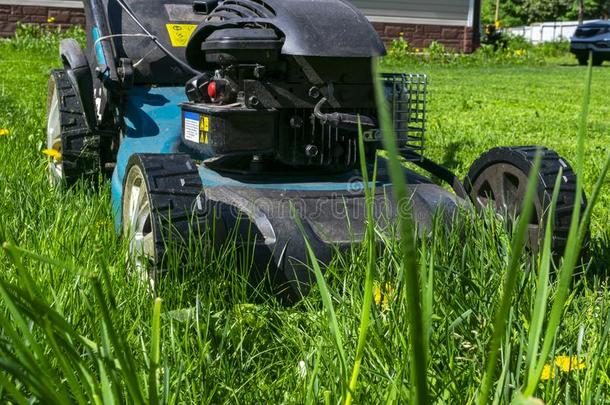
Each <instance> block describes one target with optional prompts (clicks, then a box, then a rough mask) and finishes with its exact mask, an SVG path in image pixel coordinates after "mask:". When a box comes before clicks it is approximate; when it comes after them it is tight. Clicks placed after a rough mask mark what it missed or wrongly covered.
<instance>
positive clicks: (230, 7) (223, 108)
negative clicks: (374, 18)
mask: <svg viewBox="0 0 610 405" xmlns="http://www.w3.org/2000/svg"><path fill="white" fill-rule="evenodd" d="M84 4H85V10H86V14H87V34H88V44H87V49H86V51H83V50H81V48H80V46H79V45H78V44H77V43H76V42H75V41H73V40H67V41H64V42H62V45H61V49H60V54H61V56H62V60H63V61H64V69H62V70H58V71H55V72H53V74H52V78H51V81H50V85H49V91H50V93H49V100H50V101H49V121H48V131H47V132H48V145H49V148H54V149H56V150H57V153H56V154H55V156H56V157H55V158H53V159H51V161H50V162H49V167H50V173H51V177H52V179H53V180H54V182H56V183H57V182H65V183H68V185H70V184H72V183H74V182H75V181H77V180H79V179H82V178H84V179H86V180H91V179H92V178H94V177H95V176H99V175H103V174H105V173H111V177H112V204H113V208H114V212H115V220H116V227H117V230H118V231H119V232H121V233H122V234H123V235H124V236H125V237H126V238H128V240H129V241H130V247H131V249H130V252H131V255H132V257H133V258H134V260H135V263H136V268H138V269H140V270H142V271H146V272H148V274H149V275H150V276H151V279H155V278H156V277H157V276H158V275H159V274H160V273H163V272H164V271H165V270H169V267H171V266H169V265H168V263H167V260H166V258H167V256H168V254H167V253H168V250H167V248H168V246H169V242H175V241H182V242H183V243H186V242H187V241H191V242H192V240H193V239H195V240H198V241H204V240H209V239H210V238H209V236H210V235H209V234H210V233H213V234H214V235H212V239H214V240H215V241H216V242H218V240H220V242H222V241H223V240H225V239H231V240H233V242H234V243H236V244H237V245H238V246H239V247H240V248H243V250H244V251H247V252H249V254H250V257H251V260H250V263H251V265H252V267H254V268H256V269H258V270H259V271H258V273H257V274H258V276H259V277H258V278H259V279H268V280H269V281H271V285H272V286H273V289H274V290H276V292H279V294H280V295H282V296H287V297H288V298H289V299H291V300H292V299H298V298H299V297H301V296H303V295H304V294H306V293H307V291H308V289H309V286H310V285H311V284H312V282H313V281H314V278H313V274H312V272H311V271H310V266H309V264H310V263H309V257H308V255H307V252H306V249H305V243H304V240H305V239H304V238H307V240H308V241H309V242H310V243H311V245H312V247H313V249H314V251H315V254H316V256H317V258H318V260H320V261H322V262H325V263H328V262H329V261H330V260H331V259H332V257H333V254H334V253H335V252H336V251H340V250H342V249H346V248H349V247H350V246H352V245H353V244H355V243H359V242H360V241H361V240H362V238H363V235H364V228H365V220H366V209H365V205H366V201H365V197H364V188H365V184H363V182H362V173H360V168H361V163H364V167H366V168H367V170H369V171H370V173H369V178H372V171H373V167H374V166H377V169H378V170H377V176H376V177H375V178H374V180H372V181H373V182H374V183H371V184H369V186H374V189H375V192H376V194H375V198H374V200H375V204H374V216H375V220H376V224H377V226H378V228H379V229H380V230H381V231H384V232H388V233H393V234H394V235H395V236H396V233H395V232H396V230H395V226H394V224H395V222H396V218H397V217H398V216H399V215H405V214H406V213H399V212H397V210H396V203H395V199H394V198H393V188H392V184H391V181H390V179H389V176H388V174H387V173H386V168H385V159H383V158H381V157H379V154H378V153H377V152H378V151H379V150H381V149H382V141H381V139H382V136H381V131H380V125H379V122H378V116H377V105H376V101H375V97H374V94H375V91H374V89H375V80H378V79H377V78H375V77H373V74H372V73H371V63H372V61H373V59H374V58H376V57H378V56H382V55H384V54H385V48H384V45H383V43H382V42H381V40H380V38H379V36H378V35H377V33H376V32H375V30H374V29H373V27H372V26H371V24H370V23H369V22H368V21H367V20H366V18H365V17H364V16H363V15H362V14H361V13H360V12H359V11H358V10H357V9H356V8H355V7H353V6H352V5H351V4H349V3H347V2H345V1H342V0H328V1H325V2H324V7H320V5H319V4H317V3H316V2H311V1H305V0H256V1H254V0H230V1H229V0H227V1H220V2H218V1H191V0H172V1H164V0H154V1H146V2H143V1H140V0H129V1H128V0H87V1H85V2H84ZM379 80H380V84H379V85H380V86H383V88H384V91H385V98H386V100H385V101H386V102H387V104H388V107H389V109H390V111H391V113H392V119H393V122H394V130H395V132H396V135H397V140H396V141H397V142H398V146H399V148H400V150H401V151H402V154H403V157H404V158H405V159H406V160H408V161H410V162H411V163H413V164H415V165H417V166H419V167H420V168H423V169H425V170H427V171H428V172H430V173H431V174H433V175H434V176H435V177H437V178H439V179H441V180H444V181H445V182H447V183H448V184H449V185H450V186H451V187H452V188H453V190H454V191H455V193H451V192H449V191H447V190H446V189H444V188H443V187H441V186H439V185H437V184H435V183H433V182H432V181H431V180H430V179H428V178H426V177H423V176H421V175H419V174H417V173H415V172H414V171H412V170H409V169H406V168H405V169H404V170H405V175H406V178H407V180H408V187H409V190H410V191H411V200H410V202H411V204H410V206H411V210H412V211H411V214H412V216H413V218H414V220H415V223H416V225H417V227H418V229H419V231H420V232H425V231H426V230H427V229H430V226H431V224H432V221H433V218H434V216H435V215H439V213H441V215H443V216H444V218H445V219H446V220H447V221H450V220H451V218H452V215H453V213H454V211H455V210H456V207H457V206H459V205H463V204H464V203H465V200H466V199H468V197H470V198H471V199H472V201H473V202H474V203H475V205H476V206H477V207H480V208H484V207H486V206H488V205H492V206H494V207H495V208H497V209H499V210H500V211H502V212H504V213H508V214H510V215H518V213H519V212H520V210H521V203H522V200H523V196H524V190H525V183H526V181H527V176H528V173H529V170H530V169H531V167H532V165H533V160H534V155H535V151H536V150H538V148H532V147H521V148H504V149H503V148H496V149H494V150H492V151H490V152H488V153H486V154H484V155H483V156H482V157H481V158H480V159H479V160H478V161H477V162H475V164H474V165H473V168H472V170H471V172H470V173H469V177H468V178H467V181H466V183H465V185H463V184H462V182H460V181H459V180H458V179H457V177H456V176H455V175H453V174H452V173H451V172H450V171H449V170H447V169H445V168H443V167H441V166H440V165H437V164H436V163H434V162H432V161H430V160H429V159H427V158H425V157H424V156H423V154H422V153H423V150H424V132H425V122H426V108H425V106H426V95H427V90H426V86H427V78H426V77H425V76H423V75H413V74H387V75H384V76H383V77H382V78H380V79H379ZM184 83H186V85H185V84H184ZM360 133H362V137H363V143H364V150H363V151H359V146H358V145H359V134H360ZM361 153H362V155H363V156H364V157H365V159H366V162H361V161H360V156H361ZM543 154H544V159H543V161H544V166H543V167H544V171H542V172H541V173H540V174H539V193H538V198H537V200H536V218H535V220H532V224H531V236H532V241H535V240H538V238H539V236H540V232H541V229H543V227H542V226H541V225H542V224H543V223H544V221H545V220H546V216H545V215H546V212H547V208H548V204H549V203H550V198H549V197H550V195H551V194H550V193H551V192H552V190H551V191H549V190H550V187H551V186H552V185H553V184H554V180H555V179H554V177H553V176H555V177H556V176H557V175H558V174H559V173H560V172H561V173H562V174H563V179H564V181H563V182H562V186H561V187H562V189H561V198H560V204H562V207H561V208H563V210H562V211H558V213H559V214H558V215H557V217H556V218H554V221H555V224H556V227H555V233H556V235H557V240H558V243H560V242H561V240H562V238H564V236H565V235H564V234H565V233H566V232H567V230H566V229H567V226H568V224H569V217H570V212H569V211H570V210H569V208H570V207H571V206H573V205H574V203H575V202H574V192H573V184H574V182H575V177H574V176H573V174H572V173H571V169H570V168H569V165H568V164H567V163H566V161H565V160H564V159H562V158H560V157H559V156H558V155H556V154H555V153H554V152H552V151H548V150H543ZM57 156H60V158H59V159H58V158H57ZM582 203H583V204H584V202H582ZM204 236H206V237H204Z"/></svg>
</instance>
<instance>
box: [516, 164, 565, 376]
mask: <svg viewBox="0 0 610 405" xmlns="http://www.w3.org/2000/svg"><path fill="white" fill-rule="evenodd" d="M562 176H563V169H561V170H560V171H559V175H558V176H557V179H556V180H555V188H554V189H553V197H552V200H551V206H550V208H549V214H548V218H547V223H546V230H545V233H544V242H543V247H542V257H541V259H540V268H539V269H538V279H537V282H536V298H535V301H534V308H533V312H532V320H531V326H530V331H529V336H528V344H527V355H526V358H525V363H526V366H527V382H528V385H529V384H530V383H531V381H530V380H531V379H532V378H534V377H533V376H534V371H535V367H536V361H537V359H538V348H539V345H538V343H539V340H540V336H541V335H542V330H543V327H544V315H545V314H546V304H547V299H548V295H549V274H550V271H551V259H552V252H551V241H552V239H553V224H554V223H555V208H556V207H557V199H558V198H559V189H560V186H561V178H562Z"/></svg>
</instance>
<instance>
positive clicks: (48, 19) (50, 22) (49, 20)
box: [47, 17, 55, 24]
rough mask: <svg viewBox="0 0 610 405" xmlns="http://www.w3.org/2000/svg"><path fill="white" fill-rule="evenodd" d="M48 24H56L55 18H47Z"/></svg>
mask: <svg viewBox="0 0 610 405" xmlns="http://www.w3.org/2000/svg"><path fill="white" fill-rule="evenodd" d="M47 22H48V23H49V24H53V23H54V22H55V17H49V18H47Z"/></svg>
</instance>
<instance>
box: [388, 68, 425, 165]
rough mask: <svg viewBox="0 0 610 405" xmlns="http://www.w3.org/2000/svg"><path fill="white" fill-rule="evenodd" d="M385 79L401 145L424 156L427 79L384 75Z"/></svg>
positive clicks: (404, 74)
mask: <svg viewBox="0 0 610 405" xmlns="http://www.w3.org/2000/svg"><path fill="white" fill-rule="evenodd" d="M382 78H383V81H384V87H385V94H386V98H387V99H388V101H389V103H390V108H391V112H392V117H393V119H394V130H395V131H396V137H397V138H398V141H399V143H400V145H399V146H400V147H401V148H402V149H406V150H408V151H411V152H415V154H416V155H422V154H423V151H424V146H425V145H424V140H425V137H424V135H425V132H426V96H427V94H428V92H427V88H428V76H427V75H423V74H408V73H390V74H384V75H383V76H382Z"/></svg>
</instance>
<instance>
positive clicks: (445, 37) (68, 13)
mask: <svg viewBox="0 0 610 405" xmlns="http://www.w3.org/2000/svg"><path fill="white" fill-rule="evenodd" d="M350 1H351V2H352V3H354V4H355V5H356V6H358V7H359V8H360V9H361V10H362V11H363V12H364V14H365V15H366V16H367V17H368V18H369V20H370V21H371V22H372V23H373V25H374V26H375V28H376V29H377V31H378V32H379V34H380V35H381V37H382V38H383V39H384V41H386V42H389V41H390V40H392V39H394V38H397V37H398V36H400V35H403V36H404V38H405V39H406V40H407V41H408V42H409V44H411V45H412V46H413V47H415V48H425V47H427V46H428V45H430V43H431V42H432V41H437V42H440V43H442V44H443V45H445V46H447V47H448V48H451V49H453V50H455V51H458V52H466V53H468V52H472V51H474V50H475V49H476V48H477V47H478V46H479V32H480V23H479V20H480V9H481V0H350ZM84 21H85V17H84V13H83V9H82V2H81V1H75V0H66V1H62V0H55V1H53V0H51V1H45V0H0V36H4V37H7V36H11V35H13V33H14V31H15V26H16V24H17V22H22V23H32V24H44V25H49V26H58V25H61V26H67V25H75V24H77V25H82V24H84Z"/></svg>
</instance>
